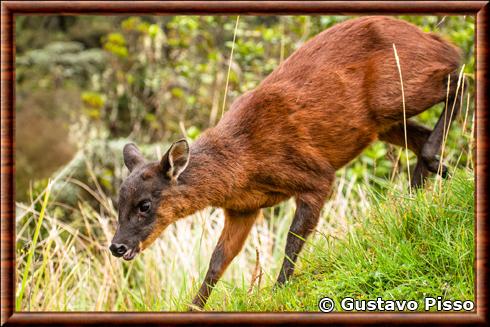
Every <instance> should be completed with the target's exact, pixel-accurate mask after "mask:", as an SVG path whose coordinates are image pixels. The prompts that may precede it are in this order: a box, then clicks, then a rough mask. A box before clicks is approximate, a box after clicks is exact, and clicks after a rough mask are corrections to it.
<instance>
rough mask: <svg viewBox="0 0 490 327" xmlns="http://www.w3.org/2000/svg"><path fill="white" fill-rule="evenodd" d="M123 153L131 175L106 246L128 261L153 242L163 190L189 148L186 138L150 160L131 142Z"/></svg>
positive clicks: (121, 192)
mask: <svg viewBox="0 0 490 327" xmlns="http://www.w3.org/2000/svg"><path fill="white" fill-rule="evenodd" d="M123 152H124V163H125V164H126V166H127V167H128V169H129V171H130V174H129V176H128V177H127V178H126V179H125V180H124V182H123V183H122V185H121V188H120V190H119V218H118V226H117V230H116V233H115V235H114V238H113V239H112V244H111V245H110V247H109V249H110V250H111V252H112V254H113V255H114V256H116V257H123V259H125V260H131V259H133V258H134V257H135V256H136V254H138V253H139V252H140V251H141V250H143V248H144V247H145V246H146V244H147V243H149V242H150V243H151V241H153V239H154V238H155V231H156V230H157V229H159V228H156V227H157V226H158V227H161V225H162V223H161V221H159V214H158V212H159V208H160V207H161V206H162V205H163V204H162V203H161V197H162V193H164V192H165V191H168V190H169V189H170V188H171V186H172V185H173V184H174V183H175V181H176V179H177V178H178V176H179V175H180V173H181V172H182V171H183V170H184V169H185V167H186V166H187V162H188V158H189V147H188V144H187V142H186V141H178V142H176V143H174V144H173V145H172V146H171V147H170V149H169V150H168V151H167V153H166V154H165V155H164V156H163V158H162V160H161V161H160V162H150V163H146V162H145V160H144V158H143V156H142V155H141V153H140V152H139V150H138V148H136V146H135V145H133V144H127V145H126V146H125V147H124V151H123ZM150 239H151V240H150ZM144 245H145V246H144Z"/></svg>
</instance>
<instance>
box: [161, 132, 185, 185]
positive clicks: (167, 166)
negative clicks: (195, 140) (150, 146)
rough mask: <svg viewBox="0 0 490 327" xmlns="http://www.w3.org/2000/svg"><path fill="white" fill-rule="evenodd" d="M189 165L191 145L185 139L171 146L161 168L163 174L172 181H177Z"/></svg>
mask: <svg viewBox="0 0 490 327" xmlns="http://www.w3.org/2000/svg"><path fill="white" fill-rule="evenodd" d="M188 163H189V143H187V141H186V140H185V139H182V140H179V141H177V142H175V143H174V144H172V145H171V146H170V149H168V151H167V153H165V155H164V156H163V158H162V160H161V162H160V166H161V168H162V171H163V173H164V174H165V175H166V176H168V178H170V180H172V181H176V180H177V178H178V177H179V175H180V174H181V173H182V172H183V171H184V170H185V168H186V167H187V164H188Z"/></svg>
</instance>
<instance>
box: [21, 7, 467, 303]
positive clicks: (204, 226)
mask: <svg viewBox="0 0 490 327" xmlns="http://www.w3.org/2000/svg"><path fill="white" fill-rule="evenodd" d="M348 18H350V17H347V16H268V17H260V16H257V17H254V16H242V17H240V19H239V21H238V25H237V17H226V16H216V17H214V16H203V17H194V16H173V17H170V16H169V17H153V16H149V17H122V16H118V17H89V16H87V17H84V16H76V17H75V16H73V17H72V16H46V17H42V16H29V17H28V16H19V17H17V18H16V45H17V61H16V77H17V85H16V106H17V107H16V199H17V212H16V215H17V250H18V251H17V265H18V272H19V274H18V284H17V299H18V308H20V309H22V310H182V309H185V307H186V305H187V304H188V302H189V301H190V300H191V298H192V294H193V293H194V292H195V291H196V289H197V287H198V284H199V283H200V281H201V280H202V278H203V276H204V274H205V270H206V268H207V263H208V260H209V257H210V254H211V251H212V249H213V247H214V244H215V243H216V240H217V237H218V235H219V231H220V230H221V227H222V224H223V221H222V217H221V215H222V214H221V211H220V210H215V209H212V208H210V209H207V210H205V211H203V212H200V213H197V214H196V215H194V216H192V217H190V218H187V219H185V220H182V221H179V222H178V223H176V224H175V225H174V226H171V227H170V228H169V229H168V230H167V231H166V232H165V233H164V236H162V237H161V239H160V240H158V241H157V243H156V244H155V245H154V246H153V247H152V248H151V249H149V250H147V251H146V252H145V253H144V254H143V255H141V256H139V257H138V258H137V259H136V260H135V261H134V262H130V263H126V262H121V261H119V260H117V259H115V258H112V257H111V256H110V254H109V253H108V250H107V245H108V244H109V242H110V239H111V237H112V233H113V229H114V226H115V221H116V219H117V214H116V212H117V210H116V209H117V189H118V187H119V184H120V182H121V180H122V178H124V176H125V174H127V171H126V169H125V168H124V167H123V164H122V157H121V149H122V146H123V145H124V144H125V143H126V142H127V141H129V140H131V141H133V142H136V143H138V144H140V145H141V147H142V149H143V151H144V152H145V154H146V155H147V157H148V158H153V159H156V158H158V157H160V155H161V154H162V152H163V151H165V150H166V145H167V144H168V143H169V142H171V141H172V140H175V139H177V138H180V137H182V136H185V137H187V138H188V139H189V140H194V139H196V138H197V137H199V135H200V133H201V132H202V131H203V130H205V129H206V128H209V127H212V126H214V125H215V124H216V122H217V121H218V120H219V119H220V117H221V114H222V111H223V110H226V109H227V107H228V106H229V104H231V102H232V101H233V100H234V99H235V98H237V97H238V96H239V95H240V94H242V93H243V92H245V91H246V90H250V89H252V88H254V87H255V86H256V85H257V84H258V83H259V82H260V81H261V80H262V79H263V78H264V77H265V76H267V74H269V73H270V72H271V71H272V70H273V69H274V68H275V67H277V65H279V64H280V63H281V61H282V60H284V59H285V58H287V56H289V55H290V54H291V53H292V52H293V51H294V50H295V49H297V48H298V47H300V46H301V44H302V43H304V42H305V41H306V40H308V39H309V38H310V37H312V36H313V35H315V34H317V33H319V32H320V31H322V30H324V29H326V28H328V27H330V26H332V25H333V24H335V23H337V22H340V21H343V20H345V19H348ZM400 18H402V19H406V20H408V21H410V22H412V23H415V24H417V25H418V26H420V27H421V28H422V29H423V30H425V31H432V32H437V33H439V34H441V35H443V36H444V37H445V38H447V39H449V40H451V41H452V42H454V43H455V44H457V45H458V46H459V47H461V48H462V49H463V51H464V54H465V68H464V71H465V74H466V76H467V78H468V80H469V85H466V86H465V88H466V89H467V90H468V93H467V98H466V99H465V101H464V103H463V106H462V110H461V115H460V116H459V117H458V120H457V121H456V123H455V124H453V127H452V129H451V131H450V133H449V137H448V140H447V142H446V146H445V147H444V153H443V159H444V162H445V163H446V164H447V165H449V167H450V171H451V174H452V175H454V177H453V179H452V180H450V181H448V182H447V183H442V182H441V181H440V180H438V179H435V180H434V181H433V183H431V184H430V185H429V186H428V187H427V188H426V190H424V191H423V192H419V193H416V194H415V193H414V194H411V193H408V191H407V182H406V181H407V176H406V175H407V174H406V172H407V167H406V162H407V161H406V159H407V158H406V157H405V152H404V151H402V150H401V149H399V148H395V147H392V146H389V145H385V144H383V143H380V142H377V143H374V144H373V145H372V146H370V147H369V148H368V149H367V150H366V151H364V152H363V154H362V156H361V157H359V158H358V159H356V160H355V161H353V162H352V163H351V164H350V165H349V166H348V167H346V168H345V169H342V170H341V171H339V172H338V180H337V185H336V192H335V194H334V195H333V197H332V200H331V201H330V202H328V203H327V204H326V207H325V209H324V211H323V214H322V216H323V219H322V222H321V224H320V226H319V227H318V229H317V233H315V235H314V237H313V238H312V239H311V241H309V242H308V248H307V250H306V251H305V253H304V254H303V255H302V259H301V262H300V267H301V268H300V269H298V273H297V275H296V278H295V279H294V280H293V281H292V283H291V284H290V285H289V286H288V287H286V288H284V289H281V290H279V291H276V292H274V293H273V292H272V291H271V289H270V287H271V285H272V284H273V281H274V279H275V277H276V275H277V272H278V269H279V265H280V263H281V262H282V256H283V248H284V242H285V236H286V233H287V230H288V228H289V223H290V221H291V218H292V214H293V212H294V203H293V202H287V203H284V204H282V205H280V206H277V207H275V208H272V209H267V210H264V215H263V216H264V217H263V219H262V220H261V221H260V222H259V223H257V225H256V227H255V228H254V229H253V231H252V234H251V236H250V237H249V240H248V241H247V244H246V247H245V250H244V251H243V253H242V254H240V255H239V256H238V257H237V258H236V260H235V262H234V263H233V264H232V265H231V267H230V268H229V270H228V271H227V273H226V274H225V276H224V279H223V281H222V282H220V283H219V284H218V289H217V292H215V293H214V294H213V296H212V297H211V299H210V304H209V305H208V307H207V308H208V309H212V310H313V311H315V310H316V301H318V298H319V297H321V296H326V295H330V296H335V297H336V299H339V298H340V297H341V296H347V295H350V296H355V297H359V298H373V297H374V298H376V297H377V296H384V298H385V299H386V298H400V297H403V296H408V297H410V298H413V299H417V300H420V299H422V297H423V296H425V295H427V296H429V295H431V296H432V295H433V296H437V295H443V296H445V297H447V298H460V297H463V298H465V299H472V298H473V259H474V249H473V220H474V215H473V202H474V201H473V179H474V178H473V159H472V156H473V153H474V151H473V147H474V142H473V141H474V139H473V126H474V124H473V117H474V115H473V112H474V108H473V90H474V53H473V45H474V37H473V34H474V18H473V17H462V16H460V17H458V16H455V17H435V16H417V17H411V16H410V17H400ZM235 27H237V28H236V35H235ZM234 35H235V36H236V38H235V43H234V45H233V38H234ZM232 47H234V53H233V57H232V58H231V60H230V53H231V48H232ZM401 66H402V70H403V69H409V67H404V65H403V62H402V63H401ZM227 81H228V91H227V93H226V96H225V89H226V84H227ZM465 97H466V96H465ZM441 109H442V104H441V105H438V106H436V107H435V108H433V109H431V110H429V111H427V112H424V113H423V114H421V115H420V116H419V117H417V119H418V120H419V121H421V122H422V123H424V124H426V125H429V126H433V125H434V123H435V121H436V120H437V118H438V116H439V115H440V112H441ZM408 159H409V163H410V166H411V167H413V165H414V164H415V157H414V156H413V155H412V154H409V158H408ZM48 178H50V180H51V182H50V183H49V184H48ZM44 200H45V201H44ZM43 201H44V202H43ZM43 203H44V204H45V205H43ZM386 244H389V245H390V247H386V246H385V245H386ZM29 258H30V259H29ZM306 281H308V283H306ZM325 292H328V294H324V293H325Z"/></svg>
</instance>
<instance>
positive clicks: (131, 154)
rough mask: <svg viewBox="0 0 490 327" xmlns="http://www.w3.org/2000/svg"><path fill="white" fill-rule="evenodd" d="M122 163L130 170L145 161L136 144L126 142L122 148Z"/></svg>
mask: <svg viewBox="0 0 490 327" xmlns="http://www.w3.org/2000/svg"><path fill="white" fill-rule="evenodd" d="M123 157H124V164H125V165H126V167H128V169H129V171H130V172H131V171H132V170H133V169H134V168H135V167H136V166H138V165H140V164H142V163H143V162H144V161H145V158H143V155H142V154H141V152H140V150H139V149H138V147H137V146H136V145H134V144H133V143H128V144H126V145H125V146H124V149H123Z"/></svg>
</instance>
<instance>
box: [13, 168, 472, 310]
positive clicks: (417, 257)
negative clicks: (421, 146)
mask: <svg viewBox="0 0 490 327" xmlns="http://www.w3.org/2000/svg"><path fill="white" fill-rule="evenodd" d="M443 185H444V187H443V189H444V190H445V191H444V192H442V193H441V194H440V195H439V192H433V191H432V188H433V187H432V186H433V184H431V185H430V186H429V187H428V189H427V190H426V191H421V192H418V193H416V194H414V195H413V196H410V194H408V191H406V188H405V186H406V184H405V182H404V181H402V180H399V181H398V182H397V183H395V184H394V185H392V186H391V187H390V188H389V189H387V191H388V193H387V194H388V195H383V194H385V193H384V192H380V193H379V194H378V193H373V192H370V191H369V187H367V186H365V187H362V186H360V185H359V184H358V183H356V182H355V181H353V180H348V179H346V178H345V176H343V175H340V176H339V179H338V183H337V191H336V193H335V195H334V196H333V198H332V200H331V201H330V202H327V204H326V206H325V208H324V210H323V212H322V219H321V222H320V224H319V226H318V228H317V232H316V233H315V235H314V236H313V237H312V238H311V239H310V240H309V242H308V246H307V247H306V250H305V251H304V253H303V255H302V256H301V258H302V259H301V262H300V264H299V268H298V269H297V274H296V276H295V277H294V279H293V282H292V283H291V284H290V285H287V286H286V287H285V288H283V289H280V290H278V291H276V292H275V293H273V292H272V291H271V289H270V288H271V286H272V285H273V283H274V281H275V278H276V277H277V273H278V270H279V268H280V267H279V265H280V263H281V262H282V258H283V253H284V252H283V249H284V246H285V237H286V235H287V231H288V228H289V224H290V222H291V219H292V216H293V213H294V202H293V201H288V202H286V203H285V204H283V205H281V206H279V207H276V208H272V209H266V210H264V218H263V219H261V220H260V221H259V222H258V223H257V224H256V226H255V227H254V228H253V230H252V233H251V235H250V236H249V238H248V240H247V242H246V245H245V248H244V251H242V253H241V254H240V255H239V256H238V257H237V258H236V259H235V260H234V262H233V263H232V264H231V266H230V267H229V269H228V270H227V272H226V273H225V275H224V277H223V279H222V281H221V282H220V283H219V284H218V286H217V289H216V292H214V293H213V295H212V297H211V299H210V304H209V307H208V308H209V309H213V310H306V309H307V310H315V307H314V305H315V301H316V300H315V299H316V297H317V296H319V295H320V293H322V294H323V293H328V294H324V295H333V296H337V297H340V296H341V295H342V294H351V295H352V294H357V295H359V296H361V295H362V294H364V296H367V295H369V294H371V295H374V294H379V295H383V294H385V295H386V296H390V295H391V296H394V295H396V294H400V295H407V296H408V295H410V296H413V297H415V298H418V297H420V296H422V293H421V292H423V290H424V289H425V290H432V291H434V292H435V290H441V292H442V289H441V288H440V287H441V282H443V283H447V285H448V287H450V289H449V288H448V291H445V292H449V291H451V292H450V293H447V294H449V295H454V296H464V297H470V298H471V297H472V296H473V283H472V280H473V267H472V260H471V258H472V256H473V255H474V248H473V229H472V226H473V218H474V217H473V187H474V182H473V176H472V173H471V171H470V170H463V171H460V172H458V173H457V174H456V176H454V177H453V179H452V180H449V181H447V182H444V184H443ZM401 190H405V191H401ZM94 192H97V191H94ZM46 194H48V192H46ZM98 197H99V199H101V200H103V201H109V199H108V198H107V197H104V195H103V194H99V196H98ZM47 198H48V197H47V196H45V197H44V199H47ZM59 205H60V204H57V203H56V202H51V203H49V205H47V208H48V209H47V210H44V211H43V209H42V208H46V206H44V205H43V207H42V208H41V211H40V212H38V211H37V210H36V209H35V207H36V206H34V208H31V209H29V207H26V206H23V205H21V204H18V210H19V211H21V210H22V209H24V210H29V211H26V212H24V214H25V215H26V216H25V217H24V221H23V222H22V224H20V222H19V225H18V235H17V242H18V244H19V247H20V245H21V244H29V240H31V239H33V235H31V232H32V229H30V228H27V226H29V225H32V224H34V223H35V222H39V221H41V217H42V218H44V219H42V224H41V225H40V226H41V228H40V231H39V242H37V243H36V242H35V238H34V239H33V241H32V243H31V245H30V248H31V249H30V250H29V252H28V253H23V252H22V251H21V250H20V251H19V252H18V256H17V266H18V271H20V272H24V273H25V272H26V271H32V272H31V273H30V274H29V278H27V280H26V281H24V282H22V283H20V284H18V287H17V289H18V290H21V291H20V293H19V294H18V296H17V301H18V302H19V306H20V308H21V310H30V311H38V310H42V311H45V310H61V311H65V310H69V311H71V310H81V311H85V310H91V311H92V310H95V311H98V310H115V311H140V310H141V311H142V310H145V311H146V310H155V311H161V310H163V311H175V310H177V311H178V310H185V309H186V307H187V304H189V301H191V299H192V296H193V295H194V293H195V292H196V291H197V288H198V286H199V283H200V282H201V281H202V278H203V277H204V274H205V272H206V269H207V265H208V261H209V258H210V256H211V253H212V250H213V248H214V245H215V244H216V242H217V238H218V236H219V233H220V231H221V229H222V227H223V217H222V212H221V211H220V210H216V209H206V210H204V211H202V212H199V213H197V214H195V215H193V216H191V217H188V218H186V219H184V220H181V221H179V222H177V223H176V224H175V225H173V226H170V227H169V228H168V230H166V231H165V232H164V235H163V236H162V237H161V238H160V239H159V240H158V241H157V242H156V244H154V245H153V246H152V247H151V248H150V249H148V250H147V251H145V252H144V253H143V254H141V255H140V256H138V257H137V258H136V259H135V260H134V261H131V262H124V261H121V260H119V259H116V258H114V257H112V256H111V255H110V253H109V251H108V249H107V246H108V244H109V242H110V240H111V237H112V235H113V228H114V226H115V220H116V213H115V212H114V211H113V210H111V211H110V212H107V211H106V210H101V211H99V212H98V211H95V210H94V209H92V208H91V207H90V206H89V205H87V204H86V203H80V204H79V207H78V208H71V209H72V210H76V211H77V212H78V213H79V215H80V219H81V220H82V221H83V223H81V224H80V225H79V226H77V227H75V226H73V225H70V224H67V223H64V222H62V221H61V219H60V217H57V214H56V212H57V211H59V210H61V209H60V207H59ZM102 207H103V208H111V207H112V206H111V205H110V204H105V205H104V206H102ZM64 210H65V209H64ZM34 233H35V231H34ZM423 251H425V252H423ZM422 254H423V255H422ZM29 255H30V256H32V258H33V259H32V263H31V262H30V261H29V259H28V258H29ZM257 260H258V264H257ZM380 274H381V275H380ZM386 274H388V275H387V277H386V276H385V275H386ZM25 275H26V276H27V273H25ZM431 276H432V277H431ZM371 280H372V282H373V283H374V284H372V285H371V282H370V281H371ZM22 285H23V286H22ZM368 290H370V291H369V292H368ZM22 292H25V295H26V296H22ZM383 292H384V293H383ZM397 292H398V293H397ZM447 294H446V295H447ZM433 295H439V293H438V294H433ZM442 295H444V294H442Z"/></svg>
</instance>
